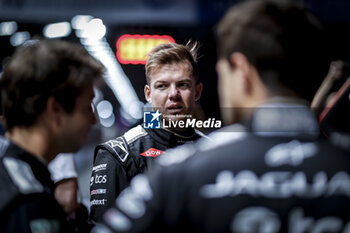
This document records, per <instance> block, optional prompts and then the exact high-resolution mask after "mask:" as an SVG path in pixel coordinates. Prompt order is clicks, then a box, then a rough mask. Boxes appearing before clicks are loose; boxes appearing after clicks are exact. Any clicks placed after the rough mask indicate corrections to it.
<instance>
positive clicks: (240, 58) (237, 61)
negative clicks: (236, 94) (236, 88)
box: [230, 52, 252, 93]
mask: <svg viewBox="0 0 350 233" xmlns="http://www.w3.org/2000/svg"><path fill="white" fill-rule="evenodd" d="M230 62H231V64H233V66H234V68H235V70H236V71H237V72H238V73H239V74H240V75H238V76H237V77H239V78H241V80H240V82H241V84H242V87H243V90H244V91H247V92H248V93H250V92H251V88H252V86H251V85H252V77H251V75H252V72H251V69H252V66H251V64H250V62H249V61H248V58H247V57H246V56H245V55H244V54H242V53H239V52H236V53H233V54H231V56H230Z"/></svg>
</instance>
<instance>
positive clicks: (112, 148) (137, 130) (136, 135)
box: [95, 125, 148, 163]
mask: <svg viewBox="0 0 350 233" xmlns="http://www.w3.org/2000/svg"><path fill="white" fill-rule="evenodd" d="M147 134H148V133H147V132H146V131H145V130H144V129H143V128H142V126H141V125H138V126H136V127H134V128H132V129H130V130H128V131H127V132H126V133H124V135H122V136H120V137H117V138H115V139H111V140H109V141H107V142H105V143H102V144H100V145H98V146H97V147H96V148H95V157H96V156H97V154H98V153H106V152H107V153H108V154H111V155H112V156H113V157H115V158H117V159H118V161H120V162H122V163H124V162H125V161H126V160H127V159H128V157H129V154H130V147H129V145H130V144H133V143H135V142H136V141H138V140H141V139H142V138H143V137H145V136H146V135H147ZM95 159H96V158H95Z"/></svg>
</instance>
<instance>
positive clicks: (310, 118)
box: [96, 0, 350, 233]
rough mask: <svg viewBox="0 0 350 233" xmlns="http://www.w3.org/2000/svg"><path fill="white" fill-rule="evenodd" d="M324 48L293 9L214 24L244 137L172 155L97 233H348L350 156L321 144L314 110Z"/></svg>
mask: <svg viewBox="0 0 350 233" xmlns="http://www.w3.org/2000/svg"><path fill="white" fill-rule="evenodd" d="M321 41H322V37H321V29H320V26H319V23H318V21H317V20H316V19H315V18H314V17H313V16H312V15H311V14H310V13H309V12H308V11H307V10H305V9H304V8H302V7H299V6H298V5H295V4H294V3H292V2H288V1H283V0H275V1H274V0H258V1H245V2H242V3H241V4H238V5H236V6H235V7H233V8H232V9H230V10H229V11H228V13H227V14H226V16H225V17H224V18H223V19H222V20H221V21H220V23H219V25H218V55H219V59H218V61H217V71H218V74H219V85H218V86H219V94H220V103H221V107H225V109H224V110H223V118H224V120H225V122H226V123H227V124H234V123H236V122H240V123H242V124H243V125H245V126H246V131H245V133H244V132H243V133H241V137H239V138H235V137H233V136H232V135H233V134H234V132H231V133H230V132H226V133H222V134H221V138H217V140H216V142H215V143H212V144H210V143H205V144H203V143H201V142H199V143H197V144H196V145H194V146H186V147H183V148H181V150H180V148H179V149H178V150H176V149H175V150H174V151H173V152H169V154H168V156H167V157H162V158H160V159H159V160H157V163H159V165H160V166H159V167H154V169H153V170H152V171H150V172H149V173H148V175H145V174H144V175H140V176H137V177H135V178H134V179H133V180H132V181H131V186H130V187H128V188H127V189H125V191H123V192H122V193H121V195H120V196H119V197H118V198H117V200H116V207H115V208H112V209H109V210H108V211H107V212H106V214H105V215H104V222H105V225H104V226H101V227H100V229H98V228H97V229H96V231H97V232H162V231H165V232H216V233H218V232H341V231H343V230H345V231H346V230H349V223H348V221H349V220H350V214H349V213H350V212H349V209H350V199H349V197H350V175H349V172H350V156H349V153H347V152H345V151H342V150H340V149H338V148H335V147H332V146H331V145H330V144H329V143H328V142H327V141H325V140H323V139H320V137H319V129H318V123H317V120H316V118H315V116H314V115H313V112H312V111H311V109H310V108H309V103H308V101H311V99H312V97H313V96H314V92H313V90H315V91H316V89H317V87H318V85H319V84H320V83H321V81H322V79H323V77H324V75H325V73H326V71H327V68H328V63H327V59H325V58H324V57H323V55H322V52H321V51H322V48H323V47H322V46H321V45H322V43H321ZM232 126H234V125H231V126H228V127H232ZM225 131H230V128H229V129H226V130H225ZM184 154H187V155H191V154H192V156H190V157H189V158H188V159H187V160H185V161H184V162H181V161H182V160H183V158H184V157H186V156H185V155H184ZM179 156H180V159H177V160H176V158H178V157H179ZM170 158H171V159H170Z"/></svg>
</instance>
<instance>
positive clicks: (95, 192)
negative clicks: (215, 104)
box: [90, 43, 203, 224]
mask: <svg viewBox="0 0 350 233" xmlns="http://www.w3.org/2000/svg"><path fill="white" fill-rule="evenodd" d="M149 55H150V56H149V58H148V60H147V63H146V67H145V68H146V78H147V85H146V86H145V89H144V91H145V97H146V100H147V101H148V103H149V104H150V105H151V106H152V110H153V111H155V113H153V114H152V115H153V117H155V118H157V117H159V115H162V118H164V119H165V120H166V122H169V119H170V120H171V121H173V122H175V121H179V120H183V119H184V118H186V117H191V116H192V114H193V111H194V107H195V102H196V101H197V100H198V99H199V98H200V96H201V92H202V84H201V83H200V81H199V77H198V65H197V43H192V44H187V45H181V44H176V43H168V44H161V45H158V46H156V47H155V48H153V50H151V51H150V53H149ZM153 117H152V121H153ZM161 123H162V122H161ZM154 124H155V122H154ZM201 136H203V134H201V133H200V132H199V131H197V130H195V129H194V128H191V127H184V128H180V127H171V128H164V125H162V127H161V128H156V129H150V128H147V127H144V125H138V126H136V127H135V128H132V129H130V130H129V131H127V132H126V133H125V134H124V135H123V136H121V137H118V138H116V139H112V140H110V141H108V142H106V143H103V144H101V145H98V146H97V147H96V149H95V156H94V166H93V170H92V175H91V182H90V191H91V213H90V219H91V223H92V224H94V223H95V222H97V221H100V220H101V218H102V216H103V213H104V212H105V211H106V210H107V209H108V208H110V207H112V206H113V204H114V201H115V198H116V197H117V196H118V195H119V193H120V192H121V191H122V190H123V189H124V188H126V187H127V186H128V185H129V184H130V180H131V179H132V178H133V177H134V176H136V175H137V174H140V173H143V172H144V171H145V170H146V169H149V168H150V166H151V165H152V163H153V161H154V159H156V158H157V157H158V156H159V155H162V154H163V153H164V151H165V150H167V149H169V148H174V147H176V146H179V145H182V144H186V143H193V142H194V141H195V140H197V139H198V138H200V137H201Z"/></svg>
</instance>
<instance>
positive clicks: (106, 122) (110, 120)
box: [100, 114, 115, 128]
mask: <svg viewBox="0 0 350 233" xmlns="http://www.w3.org/2000/svg"><path fill="white" fill-rule="evenodd" d="M100 123H101V125H102V126H104V127H106V128H109V127H112V126H113V125H114V123H115V116H114V114H112V115H110V116H109V117H108V118H106V119H104V118H100Z"/></svg>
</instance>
